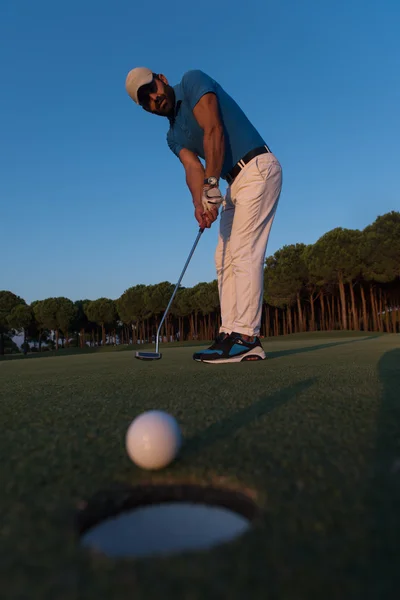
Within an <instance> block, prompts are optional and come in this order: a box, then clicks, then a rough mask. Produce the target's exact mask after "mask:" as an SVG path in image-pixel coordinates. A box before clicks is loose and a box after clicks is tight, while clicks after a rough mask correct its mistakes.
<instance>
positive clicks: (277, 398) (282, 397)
mask: <svg viewBox="0 0 400 600" xmlns="http://www.w3.org/2000/svg"><path fill="white" fill-rule="evenodd" d="M316 381H317V378H316V377H313V378H310V379H306V380H305V381H300V382H298V383H295V384H293V385H290V386H289V387H286V388H283V389H281V390H279V391H277V392H274V393H272V394H270V395H268V396H263V397H262V398H261V399H260V400H258V401H257V402H255V403H254V404H251V405H250V406H248V407H247V408H244V409H242V410H239V411H238V412H236V413H234V414H232V415H231V416H229V417H226V418H225V419H222V420H221V421H218V422H217V423H213V424H212V425H210V426H209V427H207V428H206V429H204V430H203V431H201V432H199V433H197V434H196V435H194V436H193V437H192V438H189V439H188V440H187V441H186V443H185V448H184V451H183V452H182V458H183V459H186V458H187V457H188V456H191V455H193V454H196V453H197V452H198V451H199V450H203V449H204V448H206V447H207V446H210V445H211V444H213V443H215V442H217V441H219V440H221V439H224V438H227V437H230V436H232V435H233V434H234V433H236V432H237V431H238V430H239V429H242V428H243V427H246V426H247V425H249V424H250V423H252V422H254V421H256V420H257V419H259V418H260V417H263V416H264V415H266V414H268V413H270V412H272V411H273V410H275V409H276V408H278V407H279V406H281V405H282V404H285V403H286V402H289V401H290V400H294V399H295V398H296V397H297V396H298V395H299V394H302V393H303V392H304V391H305V390H307V389H308V388H310V387H311V386H312V385H313V384H314V383H315V382H316Z"/></svg>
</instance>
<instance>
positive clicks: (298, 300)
mask: <svg viewBox="0 0 400 600" xmlns="http://www.w3.org/2000/svg"><path fill="white" fill-rule="evenodd" d="M297 312H298V313H299V328H300V331H303V313H302V309H301V302H300V294H297Z"/></svg>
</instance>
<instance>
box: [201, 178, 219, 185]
mask: <svg viewBox="0 0 400 600" xmlns="http://www.w3.org/2000/svg"><path fill="white" fill-rule="evenodd" d="M204 185H211V186H212V187H214V186H217V185H218V179H217V178H216V177H207V178H206V179H205V180H204Z"/></svg>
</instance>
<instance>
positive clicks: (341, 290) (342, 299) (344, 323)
mask: <svg viewBox="0 0 400 600" xmlns="http://www.w3.org/2000/svg"><path fill="white" fill-rule="evenodd" d="M339 297H340V304H341V308H342V329H344V330H346V329H347V328H348V324H347V313H346V294H345V291H344V283H343V279H342V276H341V275H340V276H339Z"/></svg>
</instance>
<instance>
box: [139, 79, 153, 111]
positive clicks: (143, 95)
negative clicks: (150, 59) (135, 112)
mask: <svg viewBox="0 0 400 600" xmlns="http://www.w3.org/2000/svg"><path fill="white" fill-rule="evenodd" d="M156 91H157V83H156V80H155V78H154V79H153V80H152V81H150V83H146V85H142V86H141V87H140V88H139V90H138V100H139V104H140V105H141V106H148V105H149V103H150V94H154V93H155V92H156Z"/></svg>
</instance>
